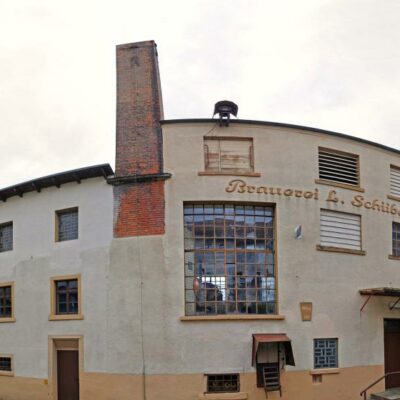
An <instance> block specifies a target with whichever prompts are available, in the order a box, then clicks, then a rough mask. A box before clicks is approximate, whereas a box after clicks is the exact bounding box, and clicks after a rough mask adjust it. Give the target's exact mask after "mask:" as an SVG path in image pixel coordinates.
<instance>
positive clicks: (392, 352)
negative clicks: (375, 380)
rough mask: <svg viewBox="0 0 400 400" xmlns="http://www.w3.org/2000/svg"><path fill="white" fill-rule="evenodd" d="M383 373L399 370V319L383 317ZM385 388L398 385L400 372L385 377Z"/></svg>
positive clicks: (399, 385)
mask: <svg viewBox="0 0 400 400" xmlns="http://www.w3.org/2000/svg"><path fill="white" fill-rule="evenodd" d="M384 324H385V325H384V327H385V329H384V332H385V333H384V335H385V338H384V341H385V373H388V372H396V371H400V320H399V319H385V321H384ZM385 384H386V389H390V388H393V387H400V374H396V375H392V376H388V377H386V381H385Z"/></svg>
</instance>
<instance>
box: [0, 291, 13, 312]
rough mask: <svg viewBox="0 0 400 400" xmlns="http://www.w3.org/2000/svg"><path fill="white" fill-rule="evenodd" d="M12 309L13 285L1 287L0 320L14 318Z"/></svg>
mask: <svg viewBox="0 0 400 400" xmlns="http://www.w3.org/2000/svg"><path fill="white" fill-rule="evenodd" d="M3 285H4V284H3ZM12 307H13V304H12V285H4V286H0V318H12V316H13V309H12Z"/></svg>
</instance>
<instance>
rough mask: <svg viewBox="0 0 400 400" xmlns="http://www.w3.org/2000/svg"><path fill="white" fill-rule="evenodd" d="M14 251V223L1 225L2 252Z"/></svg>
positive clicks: (0, 243)
mask: <svg viewBox="0 0 400 400" xmlns="http://www.w3.org/2000/svg"><path fill="white" fill-rule="evenodd" d="M12 249H13V223H12V222H6V223H4V224H1V225H0V252H3V251H9V250H12Z"/></svg>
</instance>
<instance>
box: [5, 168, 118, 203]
mask: <svg viewBox="0 0 400 400" xmlns="http://www.w3.org/2000/svg"><path fill="white" fill-rule="evenodd" d="M113 174H114V171H113V169H112V168H111V166H110V164H98V165H92V166H89V167H83V168H77V169H72V170H68V171H64V172H58V173H55V174H52V175H46V176H43V177H40V178H36V179H32V180H29V181H25V182H21V183H17V184H16V185H12V186H7V187H5V188H3V189H0V200H3V201H7V199H8V198H10V197H13V196H19V197H23V195H24V194H25V193H29V192H33V191H37V192H40V191H41V190H42V189H45V188H48V187H51V186H56V187H58V188H59V187H60V186H61V185H64V184H66V183H70V182H77V183H81V181H82V180H84V179H89V178H97V177H101V176H102V177H104V179H107V178H108V177H109V176H111V175H113Z"/></svg>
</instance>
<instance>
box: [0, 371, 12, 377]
mask: <svg viewBox="0 0 400 400" xmlns="http://www.w3.org/2000/svg"><path fill="white" fill-rule="evenodd" d="M0 376H14V371H0Z"/></svg>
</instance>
